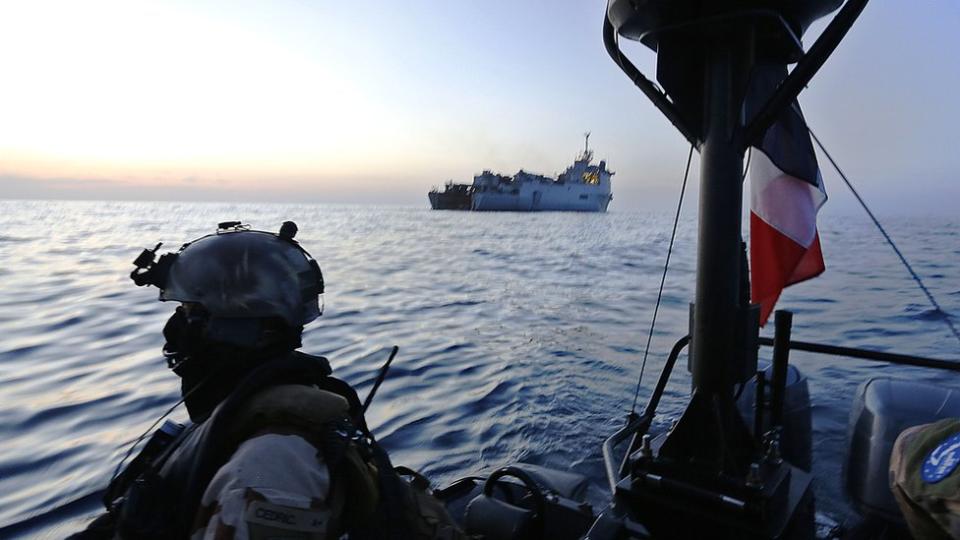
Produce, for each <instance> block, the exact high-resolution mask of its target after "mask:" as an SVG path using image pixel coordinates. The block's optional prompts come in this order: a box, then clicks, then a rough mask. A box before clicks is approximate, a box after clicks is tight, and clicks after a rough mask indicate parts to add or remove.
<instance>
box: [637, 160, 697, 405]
mask: <svg viewBox="0 0 960 540" xmlns="http://www.w3.org/2000/svg"><path fill="white" fill-rule="evenodd" d="M692 161H693V145H692V144H691V145H690V153H688V154H687V166H686V169H685V170H684V172H683V184H682V185H681V186H680V200H679V201H678V202H677V214H676V216H674V218H673V232H671V233H670V244H669V246H668V247H667V260H666V262H664V264H663V275H662V276H660V290H659V291H658V292H657V303H656V305H655V306H654V307H653V320H651V321H650V333H649V334H648V335H647V346H646V347H645V348H644V350H643V362H642V363H641V364H640V376H639V377H638V378H637V389H636V391H635V392H634V393H633V405H632V406H631V407H630V416H633V415H634V413H636V411H637V398H639V397H640V384H641V383H642V382H643V371H644V370H645V369H646V367H647V355H649V354H650V342H651V341H652V340H653V329H654V327H656V325H657V312H658V311H660V299H661V297H663V284H664V282H666V280H667V270H668V269H669V268H670V255H671V254H672V253H673V241H674V239H675V238H676V237H677V224H678V223H680V210H681V209H682V208H683V194H684V192H686V190H687V178H689V176H690V163H691V162H692Z"/></svg>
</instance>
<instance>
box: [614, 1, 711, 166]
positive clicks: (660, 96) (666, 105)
mask: <svg viewBox="0 0 960 540" xmlns="http://www.w3.org/2000/svg"><path fill="white" fill-rule="evenodd" d="M603 45H604V47H606V49H607V54H609V55H610V58H612V59H613V61H614V63H615V64H617V65H618V66H619V67H620V69H621V70H623V72H624V73H625V74H626V75H627V77H629V78H630V80H631V81H633V84H635V85H636V86H637V88H639V89H640V91H641V92H643V95H645V96H647V98H648V99H650V101H652V102H653V104H654V105H655V106H656V107H657V108H658V109H660V112H662V113H663V115H664V116H666V117H667V120H669V121H670V123H671V124H673V126H674V127H675V128H677V130H678V131H679V132H680V134H681V135H683V136H684V138H686V139H687V141H689V142H690V144H692V145H694V146H695V147H697V148H699V147H700V141H699V139H698V137H697V135H696V133H695V132H694V131H693V130H691V129H690V126H688V125H687V124H686V122H684V120H683V118H682V117H681V116H680V111H679V110H677V107H676V106H675V105H674V104H673V102H672V101H670V99H669V98H668V97H667V95H666V94H665V93H663V92H662V91H661V90H660V89H659V88H657V87H656V85H654V84H653V83H652V82H651V81H650V79H648V78H646V77H645V76H644V75H643V73H641V72H640V70H639V69H637V66H635V65H633V62H631V61H630V59H628V58H627V57H626V56H625V55H624V54H623V51H621V50H620V45H619V44H618V43H617V32H616V30H614V28H613V24H612V23H611V22H610V18H609V17H607V16H606V14H604V16H603Z"/></svg>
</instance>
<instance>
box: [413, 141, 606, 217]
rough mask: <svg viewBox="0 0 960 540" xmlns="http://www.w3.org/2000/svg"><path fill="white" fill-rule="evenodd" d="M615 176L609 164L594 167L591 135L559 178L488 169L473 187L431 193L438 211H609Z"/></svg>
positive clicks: (449, 186)
mask: <svg viewBox="0 0 960 540" xmlns="http://www.w3.org/2000/svg"><path fill="white" fill-rule="evenodd" d="M613 174H614V173H613V172H611V171H609V170H607V162H606V161H604V160H601V161H600V162H599V163H598V164H596V165H594V164H593V151H592V150H590V133H589V132H588V133H586V134H585V141H584V147H583V153H581V154H580V155H579V156H578V157H577V159H576V161H574V163H573V165H570V166H569V167H567V169H566V170H565V171H564V172H563V173H561V174H560V175H559V176H558V177H557V178H551V177H549V176H544V175H541V174H534V173H530V172H527V171H524V170H523V169H521V170H520V171H519V172H517V174H515V175H513V176H512V177H511V176H505V175H502V174H498V173H495V172H493V171H490V170H484V171H483V172H482V173H480V174H478V175H476V176H474V177H473V184H471V185H467V184H453V183H452V182H448V183H447V186H446V188H445V191H443V192H440V191H438V190H434V191H431V192H430V195H429V196H430V205H431V206H432V207H433V209H435V210H441V209H443V210H467V209H469V210H479V211H515V212H541V211H571V212H606V211H607V206H609V204H610V201H611V200H613V195H612V193H611V185H610V179H611V177H612V176H613ZM465 197H469V204H467V203H465V202H464V200H465ZM454 201H456V203H457V204H452V203H453V202H454Z"/></svg>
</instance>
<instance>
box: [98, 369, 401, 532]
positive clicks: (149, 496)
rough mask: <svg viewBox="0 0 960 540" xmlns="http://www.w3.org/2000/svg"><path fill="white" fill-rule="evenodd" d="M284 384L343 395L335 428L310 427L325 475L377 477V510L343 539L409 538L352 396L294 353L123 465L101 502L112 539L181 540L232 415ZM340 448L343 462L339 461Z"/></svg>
mask: <svg viewBox="0 0 960 540" xmlns="http://www.w3.org/2000/svg"><path fill="white" fill-rule="evenodd" d="M289 384H296V385H310V386H316V387H318V388H320V389H322V390H326V391H329V392H333V393H334V394H337V395H339V396H341V397H343V398H344V399H346V401H347V403H348V405H349V414H348V418H345V419H343V422H342V423H341V425H338V426H335V429H329V428H330V426H317V427H318V430H317V432H316V434H317V435H318V436H319V437H320V438H321V439H323V438H324V437H326V439H324V440H323V443H322V446H323V449H322V451H323V453H324V457H325V461H326V462H327V463H328V466H330V469H331V475H333V474H335V472H334V469H337V468H338V467H340V466H341V465H342V467H340V468H345V469H348V471H347V477H348V478H350V477H351V474H352V480H351V481H350V482H349V483H351V484H356V483H358V482H359V483H362V482H363V481H364V480H365V479H363V478H358V476H357V472H356V471H351V470H350V469H351V467H352V468H353V469H357V468H358V467H359V468H361V469H363V470H364V471H367V470H375V471H377V473H376V475H377V477H376V478H374V479H371V480H372V481H374V482H375V483H376V492H377V493H378V495H379V497H378V499H379V501H378V502H379V504H378V505H377V507H376V510H375V511H374V512H373V516H375V518H374V519H364V520H362V522H361V523H353V524H350V523H341V524H340V526H342V527H349V528H351V529H352V530H351V531H350V535H351V538H354V537H356V538H382V537H385V535H384V534H383V533H384V531H389V533H387V534H386V537H394V538H406V537H409V536H410V535H408V534H406V533H407V532H409V531H410V525H411V524H410V523H409V520H408V518H407V516H408V515H409V512H408V511H407V507H408V506H409V502H408V500H407V499H409V496H408V495H407V492H406V489H405V487H404V485H403V481H402V480H401V479H400V478H399V476H398V475H396V474H395V473H394V471H393V466H392V465H391V463H390V460H389V458H388V457H387V454H386V452H384V451H383V450H382V449H381V448H380V447H379V445H377V443H376V441H375V440H374V439H373V437H372V436H371V435H370V433H369V430H368V429H367V426H366V423H365V421H364V418H363V414H362V412H361V411H362V409H361V405H360V400H359V399H358V398H357V395H356V392H354V391H353V389H352V388H351V387H350V386H349V385H347V384H346V383H344V382H343V381H340V380H338V379H335V378H333V377H331V376H330V366H329V364H328V363H327V361H326V359H325V358H322V357H315V356H310V355H307V354H303V353H300V352H294V353H291V354H290V355H288V356H286V357H284V358H281V359H278V360H274V361H271V362H268V363H266V364H264V365H262V366H260V367H258V368H257V369H255V370H253V371H252V372H251V373H250V375H249V376H248V377H247V378H245V379H244V380H243V381H242V382H241V383H240V384H239V385H238V386H237V388H236V389H235V390H234V391H233V392H232V393H231V394H230V395H229V396H228V397H227V398H226V399H225V400H224V401H223V402H221V403H220V405H218V406H217V407H216V409H214V411H213V412H212V413H211V414H210V416H209V417H208V418H207V419H206V420H204V421H202V422H200V423H197V424H192V425H190V426H188V427H187V428H186V429H185V430H184V431H183V432H182V433H180V434H179V435H178V436H177V438H176V439H175V440H174V441H172V442H171V443H170V445H169V446H168V447H167V448H166V449H165V450H164V451H163V452H162V453H161V454H160V455H159V456H157V457H155V458H154V459H152V460H151V461H149V462H148V463H143V460H137V459H135V460H134V461H133V462H131V463H132V464H133V463H138V462H139V465H138V466H137V467H138V470H133V471H125V472H124V474H121V475H120V476H118V477H117V479H116V480H115V481H114V482H112V483H111V485H110V486H109V487H108V489H107V494H106V495H105V497H104V502H105V504H106V505H107V509H108V511H109V512H110V513H111V514H112V516H113V519H114V523H115V525H116V527H115V532H116V534H117V536H119V537H120V538H124V539H128V538H143V539H153V538H158V539H159V538H187V537H189V535H190V533H191V532H192V531H191V529H192V527H193V521H194V518H195V515H196V513H197V509H198V508H199V506H200V501H201V498H202V497H203V493H204V491H205V490H206V488H207V485H208V484H209V483H210V481H211V480H212V478H213V476H214V475H215V474H216V472H217V471H218V470H219V469H220V467H221V466H223V465H224V464H225V463H226V462H227V461H228V460H229V459H230V457H231V455H232V454H233V452H234V451H235V450H236V448H237V446H238V445H239V444H240V443H241V442H242V440H236V438H237V436H236V433H235V429H232V427H233V426H234V424H235V422H234V419H235V418H236V416H237V414H238V413H239V412H240V411H241V410H242V409H243V407H244V406H245V405H246V404H247V403H248V401H249V400H250V399H251V398H252V397H253V396H255V395H256V394H257V393H258V392H261V391H263V390H265V389H267V388H269V387H272V386H279V385H289ZM341 403H342V402H341ZM351 430H352V431H353V432H354V434H355V436H354V437H353V438H352V439H350V440H348V438H347V437H344V433H347V434H349V432H350V431H351ZM334 434H336V435H335V436H334ZM327 442H329V444H327ZM347 445H349V456H348V459H343V457H344V455H345V453H346V452H345V449H347V448H348V446H347ZM358 457H359V460H358ZM360 460H362V461H360ZM365 464H369V465H372V467H365V466H364V465H365ZM360 476H363V475H362V474H361V475H360ZM353 480H356V482H354V481H353ZM351 499H352V497H351ZM348 500H349V499H348ZM351 502H353V501H351Z"/></svg>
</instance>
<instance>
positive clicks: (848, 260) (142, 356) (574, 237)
mask: <svg viewBox="0 0 960 540" xmlns="http://www.w3.org/2000/svg"><path fill="white" fill-rule="evenodd" d="M687 213H688V215H691V216H692V215H693V213H694V212H693V211H692V210H690V209H689V208H688V210H687ZM232 219H240V220H243V221H244V222H247V223H250V224H252V225H253V226H254V227H255V228H262V229H266V230H271V231H275V230H277V228H278V227H279V225H280V223H281V222H282V221H284V220H294V221H296V222H297V223H298V224H299V226H300V230H301V232H300V234H299V236H298V240H300V241H301V243H302V244H303V245H304V246H305V247H306V248H307V249H308V250H309V251H310V252H311V253H312V254H313V255H314V256H315V257H316V258H317V259H318V260H319V261H320V264H321V266H322V268H323V272H324V276H325V277H326V280H327V294H326V311H325V313H324V315H323V317H322V318H321V319H319V320H318V321H317V322H315V323H313V324H312V325H311V326H309V327H308V329H307V332H306V336H305V340H304V350H307V351H309V352H313V353H318V354H324V355H326V356H328V357H329V358H330V360H331V363H332V365H333V367H334V372H335V374H337V375H338V376H340V377H341V378H344V379H346V380H347V381H349V382H351V383H353V384H354V385H356V386H357V387H358V389H359V391H360V395H361V396H363V395H365V394H366V391H367V389H368V388H369V387H370V385H371V384H372V380H373V378H374V376H375V374H376V371H377V369H378V368H379V365H380V362H381V361H382V360H383V356H382V350H383V349H385V348H387V347H389V346H391V345H394V344H396V345H399V346H400V354H399V355H398V357H397V359H396V361H395V362H394V364H393V367H392V369H391V371H390V376H389V377H388V378H387V380H386V382H385V383H384V385H383V386H382V388H381V390H380V392H379V393H378V395H377V398H376V400H375V401H374V404H373V406H372V407H371V410H370V412H369V423H370V426H371V427H372V428H373V430H374V433H375V434H377V435H378V437H379V439H380V441H381V442H382V443H383V444H384V445H385V446H386V447H387V449H388V450H389V451H390V453H391V455H392V456H393V460H394V462H395V463H397V464H405V465H409V466H411V467H414V468H418V469H420V470H421V471H423V472H424V473H426V474H427V475H428V476H430V477H431V478H432V479H433V480H434V482H435V483H436V484H444V483H446V482H449V481H450V480H453V479H455V478H456V477H458V476H460V475H463V474H468V473H472V472H475V471H477V470H479V469H482V468H487V467H494V466H498V465H502V464H506V463H509V462H513V461H517V460H523V461H527V462H532V463H538V464H542V465H547V466H553V467H559V468H563V469H566V468H570V469H573V470H576V471H579V472H582V473H584V474H586V475H588V476H590V477H591V478H593V479H594V490H593V493H592V497H593V499H594V500H595V501H596V502H598V503H599V502H601V501H602V500H603V487H602V486H603V484H602V482H603V477H602V474H603V473H602V464H601V457H600V445H601V443H602V441H603V439H604V438H605V437H607V436H608V435H609V434H610V433H612V432H613V431H615V430H616V429H618V428H619V427H620V426H621V425H622V422H623V418H624V415H625V414H626V412H627V411H628V409H629V407H630V402H631V398H632V393H633V389H634V385H635V384H636V379H637V376H638V373H639V365H640V356H641V354H642V350H643V345H644V341H645V336H646V331H647V327H648V325H649V323H650V317H651V314H652V309H653V305H654V300H655V298H656V291H657V285H658V283H659V278H660V271H661V268H662V264H663V257H664V255H665V252H666V246H667V242H668V240H669V227H670V222H671V217H670V216H668V215H666V214H663V215H651V214H643V213H628V212H617V211H614V212H611V213H608V214H593V215H584V214H559V213H544V214H513V213H508V214H480V213H464V212H432V211H430V210H426V209H420V208H396V207H361V206H327V205H301V206H297V205H289V206H285V205H233V204H182V203H116V202H27V201H0V441H2V443H0V537H19V536H30V537H33V536H41V537H43V536H50V537H57V536H63V535H65V534H67V533H69V532H71V531H73V530H74V529H76V528H77V527H80V526H81V524H82V523H83V522H84V521H85V520H86V519H88V518H89V516H91V515H93V514H94V513H95V512H97V511H98V502H97V499H98V496H97V492H98V490H100V489H101V488H103V487H104V485H105V483H106V482H107V480H108V479H109V476H110V473H111V472H112V468H113V466H114V465H115V464H116V463H117V460H119V459H120V458H121V456H122V455H123V454H124V452H125V451H126V448H127V446H128V445H129V444H130V443H131V441H132V440H133V439H134V438H136V437H137V436H138V435H139V434H140V433H141V431H143V430H144V429H145V428H146V427H147V426H148V425H149V424H150V423H151V422H152V421H153V420H154V419H155V418H156V417H157V416H159V415H160V414H161V413H162V412H163V411H164V410H166V409H167V408H168V407H170V406H171V405H173V404H174V403H175V402H176V400H177V398H178V397H179V396H178V388H179V387H178V379H177V377H176V376H175V375H174V374H173V373H170V372H168V370H167V369H166V367H165V364H164V360H163V358H162V357H161V355H160V347H161V345H162V343H163V339H162V337H161V334H160V330H161V328H162V327H163V324H164V322H165V320H166V318H167V317H168V316H169V315H170V313H171V312H172V311H173V308H174V306H173V305H170V304H163V303H160V302H158V301H157V292H156V290H155V289H145V288H137V287H135V286H134V285H133V283H132V282H131V281H130V280H129V279H128V278H127V274H128V273H129V272H130V270H131V269H132V266H131V265H130V262H131V261H132V260H133V258H134V257H135V256H136V255H137V254H138V253H139V251H140V249H142V248H143V247H148V246H150V247H152V246H153V245H154V244H155V243H156V242H157V241H164V242H165V243H166V247H169V248H171V249H172V248H175V247H179V245H180V243H182V242H185V241H188V240H192V239H194V238H196V237H198V236H201V235H203V234H206V233H209V232H212V231H213V229H214V227H215V226H216V223H217V222H218V221H225V220H232ZM887 226H888V228H889V229H890V230H891V232H892V234H893V236H894V237H895V238H896V239H897V240H899V243H900V245H901V247H902V249H903V251H904V252H905V253H906V254H907V256H908V258H910V259H911V261H912V262H913V263H914V264H915V267H916V269H917V271H918V272H919V273H920V274H921V275H922V276H924V278H925V279H926V281H927V284H928V286H929V287H930V289H931V290H932V291H933V292H934V294H935V295H936V296H937V297H938V298H939V300H940V301H941V303H942V304H943V306H944V308H945V309H946V310H948V311H950V312H952V313H954V314H960V221H958V220H947V219H912V220H907V219H892V220H888V222H887ZM820 230H821V238H822V241H823V249H824V253H825V257H826V260H827V272H826V274H825V275H824V276H823V277H821V278H819V279H816V280H813V281H811V282H808V283H805V284H801V285H798V286H796V287H793V288H792V289H790V290H788V292H787V293H786V295H785V296H784V298H783V299H782V301H781V304H780V307H784V308H790V309H792V310H794V311H795V318H794V337H795V339H801V340H808V341H824V342H832V343H842V344H846V345H851V346H859V347H871V348H875V349H878V350H898V351H900V352H905V353H912V354H919V355H928V356H933V357H940V358H949V359H956V358H960V351H958V344H957V342H956V341H955V340H953V338H952V336H951V335H950V334H949V333H948V332H947V331H946V330H945V325H944V324H943V322H942V320H941V315H939V314H937V313H935V312H933V311H932V310H930V309H929V308H928V306H927V305H926V304H925V301H924V298H923V296H922V295H921V293H920V292H919V291H918V290H917V289H916V287H915V285H914V284H913V282H912V281H910V279H909V278H908V277H907V274H906V272H905V271H904V270H903V268H902V267H901V266H900V265H899V263H898V261H897V260H896V258H895V256H894V255H893V254H892V253H890V251H889V249H888V248H887V247H886V246H885V245H883V244H882V242H881V240H880V237H879V236H878V234H877V233H876V232H875V231H874V230H873V229H872V228H871V226H870V224H869V223H868V222H867V221H865V220H861V219H852V218H847V219H840V218H830V219H823V220H822V221H821V227H820ZM694 235H695V227H694V224H693V222H692V220H690V219H687V220H685V221H684V222H683V223H682V224H681V229H680V232H679V234H678V239H677V246H676V251H675V254H674V257H675V258H674V262H673V264H672V268H671V273H670V275H669V277H668V280H667V286H666V292H665V295H664V301H663V306H662V308H661V313H660V319H659V321H660V322H659V323H658V328H657V333H656V335H655V338H654V346H653V354H652V356H651V360H650V361H649V364H648V366H647V375H646V377H645V379H644V380H645V382H644V388H643V389H642V394H641V400H642V399H644V398H645V397H646V396H647V395H648V392H649V390H650V388H651V387H652V383H653V381H654V380H655V378H656V375H657V373H659V370H660V367H661V365H662V363H663V361H664V358H665V355H666V353H667V352H668V351H669V348H670V346H671V345H672V343H673V342H674V341H675V340H676V339H677V338H679V337H681V336H682V335H683V334H685V333H686V321H687V303H688V302H689V301H690V300H691V299H692V296H693V287H694V285H693V279H694V276H693V270H694V258H695V236H694ZM764 333H766V334H769V333H770V329H769V328H768V329H766V330H765V331H764ZM791 359H792V361H793V362H794V363H795V364H796V365H797V366H798V367H799V368H800V369H801V370H802V371H803V372H804V373H805V374H806V375H808V376H809V377H810V386H811V392H812V395H813V400H814V409H813V414H814V416H813V422H814V426H813V427H814V437H815V440H814V453H815V462H816V465H815V473H816V475H817V477H818V484H817V493H818V497H819V499H818V506H819V508H820V509H822V510H827V511H831V509H838V510H837V511H836V512H835V513H842V512H843V510H842V508H843V507H842V500H843V497H842V486H841V485H840V483H839V482H840V480H839V477H840V468H841V462H842V456H843V453H844V447H845V437H846V435H845V431H846V424H847V415H848V407H849V404H850V400H851V398H852V396H853V393H854V391H855V390H856V387H857V386H858V385H859V384H860V383H861V382H862V381H863V380H864V379H865V378H867V377H871V376H877V375H893V376H898V377H904V378H910V379H919V380H927V381H935V382H939V383H944V384H951V385H956V384H957V383H958V382H960V380H958V378H956V377H953V376H950V375H946V374H944V373H941V372H936V371H924V370H919V369H913V368H900V367H891V366H887V365H884V364H873V363H869V362H865V361H858V360H851V359H835V358H825V357H817V356H814V355H806V354H802V353H795V354H794V355H793V356H792V357H791ZM682 365H685V363H684V362H683V361H681V362H680V363H678V366H682ZM688 388H689V377H688V375H687V373H686V371H685V370H684V369H682V368H678V370H677V372H676V373H675V375H674V377H673V379H672V383H671V385H670V386H669V388H668V389H669V392H668V394H667V395H666V396H665V398H664V401H663V403H662V404H661V412H662V413H663V415H662V417H661V418H660V420H659V421H660V423H661V424H668V423H669V421H670V418H671V417H674V416H676V415H677V414H678V413H679V412H680V411H681V410H682V407H683V405H684V403H685V397H686V395H687V391H688ZM183 416H184V413H182V412H181V411H178V412H177V413H175V415H174V417H175V418H177V417H183Z"/></svg>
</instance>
